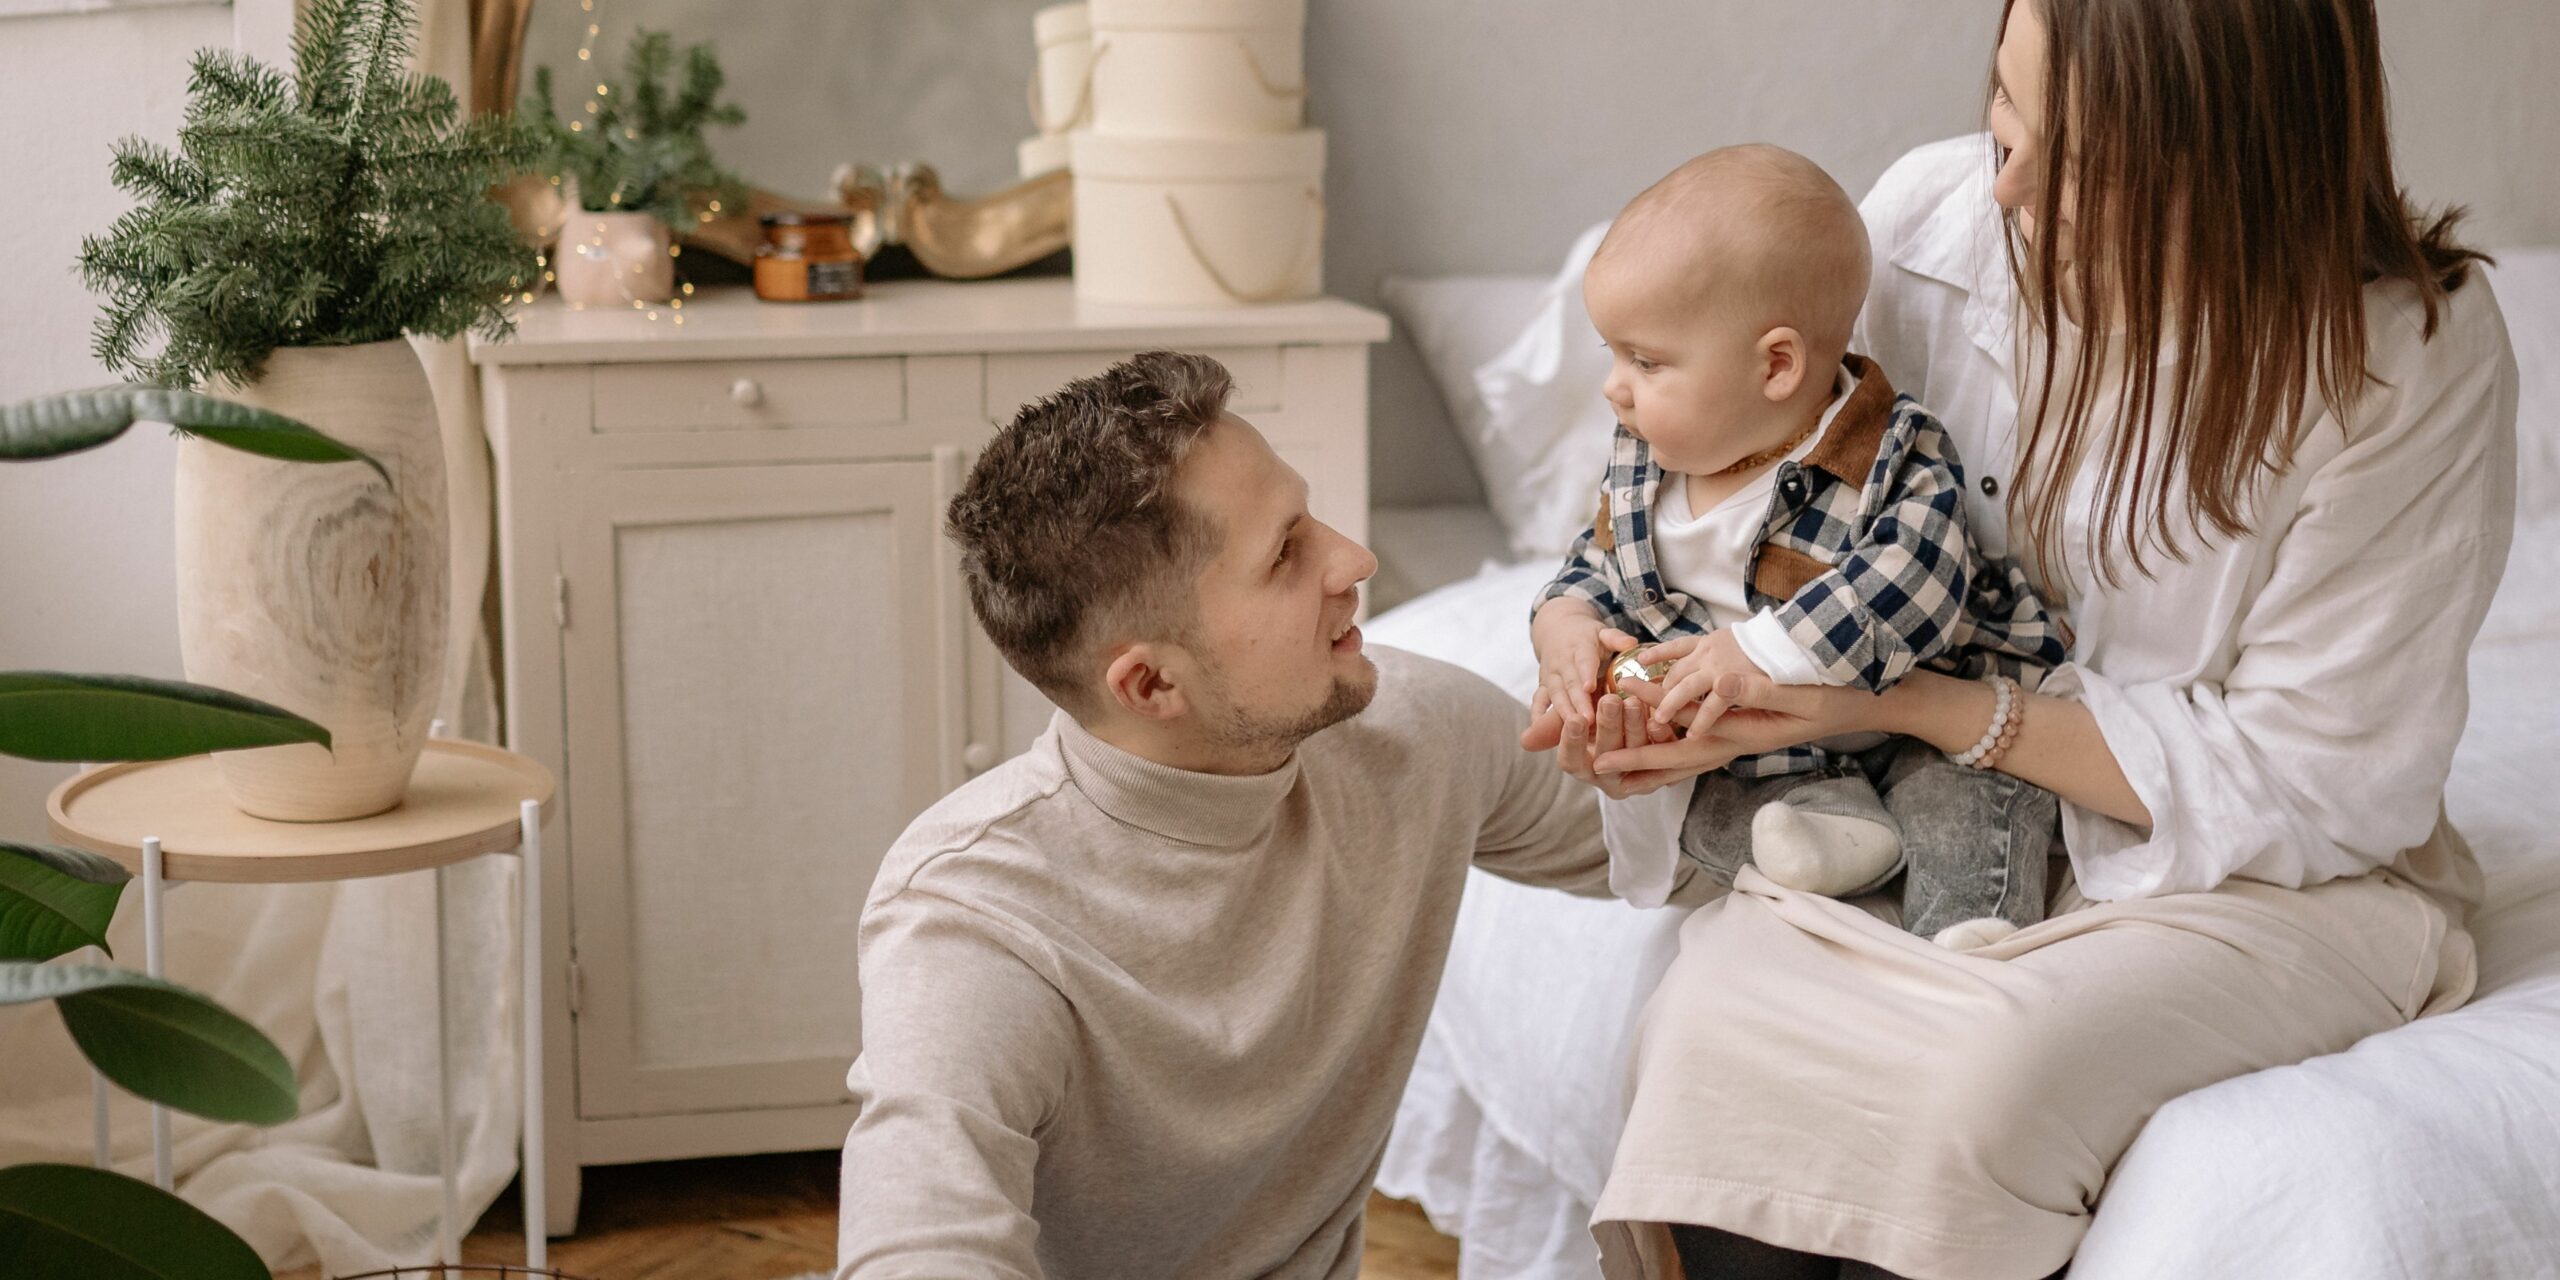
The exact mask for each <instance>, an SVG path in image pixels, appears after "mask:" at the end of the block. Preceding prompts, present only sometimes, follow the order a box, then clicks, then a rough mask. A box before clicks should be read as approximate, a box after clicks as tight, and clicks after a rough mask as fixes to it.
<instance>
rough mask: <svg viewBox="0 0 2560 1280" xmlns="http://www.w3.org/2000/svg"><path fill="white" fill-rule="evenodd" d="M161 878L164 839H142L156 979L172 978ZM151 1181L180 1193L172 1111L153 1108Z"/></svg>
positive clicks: (149, 961) (150, 965) (147, 927)
mask: <svg viewBox="0 0 2560 1280" xmlns="http://www.w3.org/2000/svg"><path fill="white" fill-rule="evenodd" d="M161 879H162V877H161V874H160V837H158V836H144V837H143V838H142V971H143V972H144V973H146V974H149V975H151V976H152V977H154V978H166V977H168V976H169V974H168V967H167V962H166V961H165V960H164V959H163V958H162V956H161V954H160V940H161V930H160V894H161V890H162V888H163V887H164V886H163V885H162V883H161ZM151 1181H152V1183H153V1184H154V1185H156V1186H158V1187H159V1188H160V1189H161V1190H163V1191H175V1190H177V1189H178V1178H177V1174H176V1172H175V1171H174V1170H173V1169H172V1168H171V1167H170V1154H169V1108H167V1107H165V1106H162V1105H161V1104H159V1103H157V1102H155V1103H152V1104H151Z"/></svg>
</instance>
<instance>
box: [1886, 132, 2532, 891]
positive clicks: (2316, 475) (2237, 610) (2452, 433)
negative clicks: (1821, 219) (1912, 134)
mask: <svg viewBox="0 0 2560 1280" xmlns="http://www.w3.org/2000/svg"><path fill="white" fill-rule="evenodd" d="M1990 145H1991V144H1990V140H1989V138H1988V136H1987V135H1975V136H1972V137H1967V138H1959V139H1953V140H1950V141H1947V142H1940V143H1933V144H1931V145H1929V146H1925V147H1921V148H1919V149H1917V150H1915V151H1913V152H1911V153H1910V154H1909V155H1907V156H1905V157H1903V158H1902V159H1901V160H1900V161H1898V162H1896V163H1895V164H1894V166H1893V167H1892V168H1891V169H1890V170H1888V171H1887V172H1886V173H1885V175H1884V176H1883V177H1882V178H1880V179H1878V180H1877V182H1876V185H1875V189H1874V190H1873V191H1872V192H1870V193H1869V194H1868V196H1867V198H1866V201H1865V202H1864V204H1863V205H1862V206H1861V212H1863V213H1864V214H1865V215H1866V220H1867V228H1868V234H1869V236H1870V237H1871V238H1872V239H1873V241H1874V248H1875V278H1874V283H1873V286H1872V288H1871V290H1870V292H1869V295H1868V299H1867V309H1866V313H1865V314H1864V316H1862V317H1861V319H1860V322H1859V337H1858V348H1859V350H1861V351H1864V352H1865V353H1867V354H1868V355H1870V356H1872V357H1874V358H1875V359H1876V360H1877V361H1879V362H1880V363H1881V364H1882V365H1883V367H1884V370H1885V372H1886V374H1887V375H1888V376H1889V377H1891V378H1892V379H1893V381H1894V384H1895V385H1896V386H1897V387H1898V388H1900V389H1901V390H1903V391H1906V392H1909V393H1910V394H1911V395H1913V396H1914V397H1916V398H1917V399H1918V400H1919V401H1920V402H1921V403H1922V404H1923V405H1925V406H1927V407H1929V408H1930V409H1932V410H1934V411H1935V412H1936V413H1937V414H1938V416H1939V417H1940V418H1941V419H1942V420H1943V421H1944V422H1945V423H1946V427H1947V430H1948V432H1949V433H1950V434H1951V435H1952V436H1953V437H1954V439H1955V441H1956V444H1957V447H1958V448H1959V449H1960V450H1961V452H1962V455H1963V461H1964V464H1965V470H1966V475H1965V483H1966V493H1965V496H1966V501H1967V507H1968V509H1967V515H1968V516H1969V517H1970V519H1971V521H1972V524H1973V529H1974V533H1975V536H1976V538H1977V539H1978V540H1979V541H1980V542H1981V544H1982V546H1983V548H1984V550H1985V551H1986V552H1988V553H1990V554H1995V555H1999V554H2010V549H2009V547H2008V538H2007V518H2006V510H2005V508H2006V503H2007V501H2008V492H2009V485H2010V483H2011V481H2012V467H2013V464H2014V459H2015V454H2016V450H2017V445H2018V443H2019V424H2018V401H2019V396H2018V392H2017V388H2018V386H2019V383H2020V379H2019V377H2018V375H2017V372H2016V371H2017V369H2018V367H2019V363H2020V360H2021V359H2022V357H2021V355H2020V354H2019V353H2020V343H2019V340H2018V335H2019V333H2020V332H2021V331H2022V324H2023V322H2022V320H2021V319H2020V318H2019V314H2018V312H2017V309H2016V307H2017V293H2016V289H2015V287H2014V285H2013V284H2012V282H2011V280H2010V277H2009V268H2008V263H2007V258H2006V255H2005V253H2004V251H2003V248H2002V244H2001V235H2002V234H2003V233H2002V230H2001V225H2000V220H1999V216H1998V210H1997V209H1996V208H1995V207H1994V205H1993V203H1992V200H1991V176H1992V172H1993V158H1992V153H1991V151H1990ZM2366 305H2367V330H2368V335H2369V339H2368V341H2369V345H2368V351H2369V365H2370V368H2371V370H2372V372H2373V373H2374V375H2375V376H2376V377H2378V378H2379V379H2380V381H2379V382H2377V383H2375V384H2374V385H2373V386H2372V387H2371V388H2370V390H2369V391H2368V392H2367V393H2366V394H2365V396H2364V397H2363V399H2362V400H2361V401H2360V402H2359V403H2357V404H2356V405H2354V406H2353V407H2352V408H2351V409H2350V410H2349V411H2348V412H2347V413H2346V414H2345V415H2344V420H2343V422H2342V421H2341V418H2340V416H2339V415H2337V414H2335V413H2333V412H2330V411H2328V410H2327V409H2326V408H2324V407H2323V406H2322V405H2321V404H2320V403H2319V401H2318V397H2317V395H2316V394H2315V396H2314V397H2313V399H2314V403H2313V405H2312V406H2311V409H2310V410H2309V412H2311V413H2312V414H2314V415H2316V420H2315V421H2314V423H2313V424H2312V426H2311V428H2310V430H2309V432H2308V434H2307V435H2306V436H2305V437H2304V438H2303V442H2302V444H2301V446H2300V448H2299V450H2298V452H2297V455H2296V461H2295V464H2294V466H2293V467H2292V469H2291V471H2290V472H2289V473H2288V474H2287V475H2286V476H2284V477H2283V478H2282V479H2280V480H2278V481H2276V482H2275V483H2274V484H2272V485H2270V486H2269V487H2268V488H2267V489H2266V490H2265V492H2264V494H2263V496H2262V497H2261V498H2260V499H2259V500H2258V502H2257V504H2256V506H2255V507H2254V509H2253V510H2254V513H2255V514H2253V515H2251V516H2250V519H2249V523H2250V526H2251V531H2250V532H2248V533H2245V534H2243V535H2240V536H2238V537H2230V538H2203V537H2199V536H2198V535H2195V534H2187V535H2185V536H2184V537H2183V539H2182V545H2183V548H2184V550H2185V552H2186V558H2185V560H2184V562H2183V563H2182V562H2179V561H2176V560H2172V559H2169V558H2168V557H2166V556H2163V555H2160V554H2156V553H2152V554H2147V555H2146V557H2145V560H2146V563H2147V564H2148V565H2149V566H2150V570H2151V575H2150V576H2149V577H2147V578H2146V577H2143V576H2140V575H2136V574H2133V573H2131V572H2129V571H2127V572H2122V573H2120V574H2119V575H2118V577H2119V579H2120V580H2119V581H2118V582H2117V583H2115V584H2114V585H2108V584H2106V583H2104V582H2103V581H2099V580H2097V577H2096V575H2095V574H2093V573H2090V572H2088V571H2087V564H2088V561H2087V559H2086V552H2085V548H2086V546H2087V537H2088V531H2089V528H2090V516H2091V511H2092V507H2093V496H2094V495H2093V484H2092V481H2093V480H2094V474H2093V473H2094V464H2092V466H2091V467H2089V468H2084V470H2083V471H2082V473H2081V475H2080V476H2079V477H2078V480H2079V483H2077V484H2076V485H2075V486H2074V489H2073V492H2072V494H2071V498H2070V501H2069V505H2068V506H2067V507H2066V510H2065V519H2064V528H2063V543H2064V560H2065V561H2066V563H2068V564H2069V565H2070V566H2071V568H2072V569H2073V570H2074V572H2073V573H2072V574H2071V578H2070V581H2069V582H2068V583H2067V584H2065V587H2064V590H2065V595H2066V598H2065V599H2064V600H2063V601H2062V602H2061V603H2062V605H2063V607H2064V609H2065V611H2066V612H2067V614H2068V616H2069V620H2070V623H2071V626H2072V628H2073V632H2074V638H2073V645H2072V661H2071V663H2070V664H2068V665H2066V666H2064V667H2062V668H2061V669H2060V670H2058V671H2057V672H2055V674H2054V676H2053V678H2052V679H2050V680H2048V681H2047V682H2046V683H2045V685H2044V691H2045V692H2047V693H2051V694H2055V695H2059V696H2063V697H2071V698H2076V699H2078V700H2079V701H2080V702H2082V703H2083V704H2085V705H2086V706H2087V707H2088V708H2089V710H2090V711H2091V713H2092V714H2094V715H2095V717H2096V719H2097V723H2098V728H2099V730H2100V732H2101V733H2102V734H2103V735H2104V736H2105V738H2106V742H2107V746H2108V747H2109V749H2111V750H2112V751H2113V752H2114V754H2115V757H2116V760H2117V763H2118V764H2120V765H2121V766H2122V767H2123V769H2124V773H2125V777H2126V779H2127V780H2128V781H2129V782H2130V783H2131V784H2132V786H2133V790H2134V792H2135V794H2137V795H2139V796H2140V797H2141V799H2142V802H2143V805H2144V806H2145V807H2146V808H2147V809H2148V810H2149V811H2150V813H2151V816H2152V827H2151V829H2150V831H2149V832H2148V833H2146V832H2144V831H2143V830H2142V829H2141V828H2138V827H2134V826H2130V825H2128V824H2125V823H2122V822H2118V821H2116V820H2114V819H2112V818H2108V817H2106V816H2104V815H2102V814H2098V813H2095V812H2092V811H2090V810H2087V809H2083V808H2080V807H2078V806H2076V805H2070V804H2065V805H2064V806H2063V827H2064V839H2065V843H2066V844H2067V846H2068V848H2069V850H2070V855H2071V861H2072V869H2073V872H2074V873H2075V875H2076V876H2077V878H2078V880H2079V883H2080V886H2081V890H2082V892H2084V893H2086V894H2087V895H2088V896H2089V897H2091V898H2095V899H2102V900H2112V899H2121V898H2133V897H2144V896H2151V895H2157V894H2165V893H2178V892H2188V891H2197V890H2204V889H2210V888H2212V887H2214V886H2215V885H2217V884H2220V883H2221V882H2222V881H2223V880H2225V879H2227V878H2229V877H2232V876H2242V877H2246V878H2249V879H2253V880H2260V881H2265V882H2269V883H2273V884H2278V885H2285V886H2294V887H2299V886H2305V885H2311V884H2317V883H2320V882H2322V881H2325V880H2330V879H2333V878H2336V877H2340V876H2352V875H2358V874H2362V873H2364V872H2367V871H2371V870H2373V869H2375V868H2377V867H2383V866H2387V865H2389V864H2391V863H2392V861H2393V860H2394V859H2395V858H2397V857H2398V856H2399V855H2400V853H2401V852H2402V851H2403V850H2404V849H2409V848H2413V847H2415V846H2417V845H2420V844H2421V843H2424V842H2425V841H2427V839H2428V837H2429V835H2430V833H2431V832H2432V831H2433V830H2434V829H2435V827H2436V825H2437V823H2438V822H2439V821H2440V820H2441V806H2442V798H2443V794H2444V783H2445V777H2446V774H2447V772H2448V771H2449V770H2450V768H2451V767H2452V760H2453V749H2454V743H2455V741H2456V739H2458V738H2460V737H2461V735H2462V728H2463V723H2464V720H2465V718H2466V717H2467V716H2468V714H2469V708H2470V703H2469V687H2468V676H2467V655H2468V653H2469V651H2470V647H2471V640H2472V637H2473V635H2474V634H2475V633H2477V632H2478V630H2479V628H2480V620H2481V617H2482V615H2483V614H2484V613H2486V612H2487V610H2488V607H2489V599H2490V596H2491V595H2492V594H2493V593H2494V591H2495V590H2496V588H2497V584H2498V578H2499V575H2500V574H2501V573H2502V572H2503V571H2504V570H2505V567H2506V561H2507V546H2508V542H2509V539H2510V538H2511V537H2512V535H2513V529H2514V515H2515V419H2516V366H2515V357H2514V355H2513V353H2512V352H2511V351H2510V350H2509V348H2508V344H2507V332H2506V325H2505V322H2504V320H2503V319H2502V318H2501V316H2500V314H2499V311H2498V305H2497V301H2496V299H2495V297H2493V296H2492V294H2491V292H2490V289H2489V285H2488V282H2487V281H2486V280H2485V279H2483V278H2481V276H2480V274H2479V273H2477V272H2474V273H2473V274H2472V277H2471V279H2470V280H2469V282H2468V283H2466V284H2465V285H2464V286H2463V287H2462V288H2461V290H2460V291H2459V292H2456V293H2455V294H2453V295H2452V297H2451V298H2450V299H2449V301H2448V303H2447V304H2446V305H2445V306H2444V307H2442V308H2440V310H2439V313H2438V326H2437V330H2436V333H2435V336H2434V337H2433V338H2432V339H2427V338H2425V337H2423V325H2424V313H2423V311H2422V310H2421V308H2420V305H2419V301H2418V296H2417V292H2416V290H2415V289H2413V288H2412V287H2410V286H2408V285H2407V284H2405V283H2399V282H2393V283H2386V284H2378V285H2375V286H2372V287H2370V288H2368V289H2367V291H2366ZM1985 477H1989V478H1991V479H1993V480H1994V481H1995V483H1996V487H1997V490H1998V492H1997V494H1996V495H1994V494H1992V493H1988V492H1986V491H1985V485H1984V483H1983V481H1984V479H1985ZM2075 548H2076V549H2080V550H2078V551H2077V553H2076V554H2075ZM2119 554H2120V552H2119Z"/></svg>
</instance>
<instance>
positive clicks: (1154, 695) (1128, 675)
mask: <svg viewBox="0 0 2560 1280" xmlns="http://www.w3.org/2000/svg"><path fill="white" fill-rule="evenodd" d="M1165 656H1166V655H1165V654H1164V652H1163V651H1162V650H1161V649H1159V648H1158V647H1157V646H1156V645H1154V644H1151V643H1149V642H1146V641H1143V640H1142V641H1139V642H1137V643H1135V644H1132V645H1129V646H1128V647H1126V648H1124V649H1122V650H1121V651H1120V652H1119V653H1117V654H1115V655H1113V657H1112V659H1111V665H1110V666H1109V667H1106V668H1104V670H1103V673H1102V687H1103V688H1104V689H1105V690H1106V691H1108V692H1109V694H1110V695H1111V700H1112V701H1113V702H1115V703H1118V704H1119V706H1120V708H1121V710H1124V711H1126V712H1128V713H1129V714H1130V715H1133V716H1136V717H1138V718H1139V719H1141V720H1155V721H1166V720H1178V719H1180V718H1182V716H1184V715H1185V714H1187V713H1188V712H1189V711H1190V710H1191V699H1190V698H1189V696H1187V695H1186V694H1185V693H1184V692H1183V690H1182V689H1181V687H1180V686H1178V685H1176V684H1175V683H1174V682H1173V679H1172V677H1171V676H1169V675H1167V674H1166V672H1165V668H1164V659H1165Z"/></svg>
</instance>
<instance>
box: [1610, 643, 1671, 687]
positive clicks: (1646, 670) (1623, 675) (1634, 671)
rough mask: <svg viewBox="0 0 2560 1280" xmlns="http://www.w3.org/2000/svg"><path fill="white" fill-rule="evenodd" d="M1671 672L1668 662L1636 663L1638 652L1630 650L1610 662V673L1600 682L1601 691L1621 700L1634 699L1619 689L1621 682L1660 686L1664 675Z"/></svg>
mask: <svg viewBox="0 0 2560 1280" xmlns="http://www.w3.org/2000/svg"><path fill="white" fill-rule="evenodd" d="M1670 670H1671V664H1670V663H1669V662H1667V661H1665V662H1638V661H1636V651H1635V650H1633V649H1629V650H1627V651H1626V652H1625V653H1622V654H1619V655H1618V656H1617V657H1616V658H1614V659H1612V660H1611V661H1610V663H1609V673H1608V674H1607V675H1606V676H1603V677H1601V680H1600V687H1601V691H1602V692H1604V693H1614V694H1616V695H1618V696H1619V697H1621V698H1633V697H1635V694H1633V693H1632V692H1629V691H1628V690H1625V689H1621V688H1619V687H1618V685H1619V684H1620V683H1621V682H1623V681H1628V680H1642V681H1644V682H1646V683H1648V684H1659V683H1661V682H1662V677H1663V674H1664V673H1665V672H1668V671H1670Z"/></svg>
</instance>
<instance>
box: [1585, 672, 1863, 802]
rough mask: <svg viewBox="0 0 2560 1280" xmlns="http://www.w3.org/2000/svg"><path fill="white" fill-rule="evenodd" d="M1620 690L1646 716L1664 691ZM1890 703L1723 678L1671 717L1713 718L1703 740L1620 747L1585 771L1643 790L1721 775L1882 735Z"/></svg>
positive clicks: (1636, 686)
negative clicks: (1763, 756) (1796, 750)
mask: <svg viewBox="0 0 2560 1280" xmlns="http://www.w3.org/2000/svg"><path fill="white" fill-rule="evenodd" d="M1627 688H1628V689H1629V690H1630V691H1631V692H1632V693H1634V695H1635V697H1636V699H1637V700H1638V701H1639V702H1642V703H1643V704H1644V705H1645V707H1646V708H1647V709H1648V710H1650V709H1651V708H1653V707H1656V706H1659V705H1661V703H1662V701H1663V697H1664V694H1665V692H1666V691H1665V690H1664V689H1663V688H1662V687H1661V686H1659V685H1653V684H1647V683H1642V682H1637V683H1631V684H1629V685H1628V686H1627ZM1892 697H1893V695H1892V694H1891V693H1890V692H1888V693H1885V694H1882V695H1878V694H1871V693H1868V692H1867V691H1865V690H1863V689H1850V688H1835V687H1831V686H1827V685H1781V684H1779V683H1777V682H1776V681H1774V680H1771V679H1769V678H1768V677H1767V676H1756V677H1755V676H1748V675H1744V674H1741V673H1738V672H1729V673H1727V674H1725V675H1724V676H1723V677H1722V678H1720V679H1718V680H1717V681H1716V687H1715V691H1714V692H1713V693H1711V694H1709V695H1708V696H1707V697H1706V698H1705V699H1704V700H1703V701H1701V702H1700V703H1699V704H1698V706H1697V707H1695V708H1693V709H1682V710H1679V711H1676V712H1674V713H1673V719H1674V720H1675V721H1677V722H1678V723H1681V724H1687V723H1688V722H1689V721H1690V720H1691V719H1693V718H1694V717H1696V716H1700V715H1709V714H1713V715H1716V716H1717V717H1718V718H1717V719H1716V721H1715V726H1714V728H1713V729H1711V730H1709V731H1708V732H1707V733H1706V734H1704V735H1703V736H1692V737H1684V738H1681V739H1680V740H1679V741H1676V742H1667V743H1642V742H1636V741H1627V742H1626V743H1625V745H1624V746H1623V747H1621V748H1619V749H1617V750H1606V751H1599V752H1595V753H1594V758H1593V759H1592V761H1591V768H1592V770H1593V771H1594V773H1596V774H1598V775H1600V776H1603V777H1605V776H1607V775H1609V774H1613V773H1614V774H1617V775H1619V777H1620V779H1621V781H1622V783H1624V784H1626V785H1633V786H1641V787H1642V789H1643V790H1646V791H1650V790H1653V789H1655V788H1657V787H1661V786H1664V785H1666V784H1668V783H1671V782H1676V781H1678V780H1680V779H1682V778H1688V777H1695V776H1696V775H1698V774H1701V773H1705V772H1707V771H1708V770H1710V769H1721V768H1723V767H1724V766H1726V765H1728V764H1731V763H1732V762H1733V761H1734V760H1736V759H1738V758H1740V757H1742V756H1747V755H1757V754H1759V753H1761V752H1763V751H1775V750H1777V749H1779V748H1781V747H1792V746H1797V745H1800V744H1803V743H1807V742H1812V741H1814V740H1815V739H1817V738H1828V737H1832V736H1834V735H1836V734H1843V733H1860V732H1866V731H1871V730H1884V731H1888V732H1889V731H1890V726H1889V725H1888V723H1887V721H1888V718H1889V714H1890V711H1891V707H1890V706H1889V705H1888V703H1889V700H1890V699H1892ZM1636 718H1637V719H1639V720H1649V719H1650V718H1651V717H1650V716H1649V715H1647V716H1640V717H1636ZM1621 736H1622V739H1623V737H1624V735H1621ZM1637 736H1638V737H1641V736H1642V734H1641V732H1639V733H1638V735H1637Z"/></svg>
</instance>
